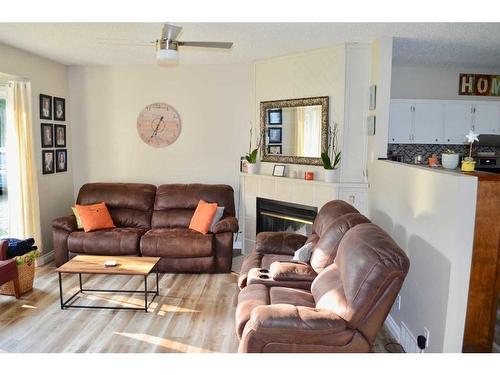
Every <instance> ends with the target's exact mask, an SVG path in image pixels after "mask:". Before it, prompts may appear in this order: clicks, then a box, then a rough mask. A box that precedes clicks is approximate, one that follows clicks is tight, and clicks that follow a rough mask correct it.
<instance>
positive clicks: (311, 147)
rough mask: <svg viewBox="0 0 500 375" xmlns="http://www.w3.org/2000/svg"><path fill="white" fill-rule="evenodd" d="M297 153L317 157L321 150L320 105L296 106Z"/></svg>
mask: <svg viewBox="0 0 500 375" xmlns="http://www.w3.org/2000/svg"><path fill="white" fill-rule="evenodd" d="M296 111H297V133H296V146H297V151H298V155H301V156H308V157H313V158H317V157H319V155H320V150H321V106H311V107H297V109H296Z"/></svg>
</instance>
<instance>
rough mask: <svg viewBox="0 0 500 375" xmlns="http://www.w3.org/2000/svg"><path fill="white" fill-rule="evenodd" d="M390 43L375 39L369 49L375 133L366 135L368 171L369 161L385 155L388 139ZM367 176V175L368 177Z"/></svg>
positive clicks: (390, 70)
mask: <svg viewBox="0 0 500 375" xmlns="http://www.w3.org/2000/svg"><path fill="white" fill-rule="evenodd" d="M392 44H393V40H392V38H389V37H384V38H380V39H377V40H375V41H374V42H373V44H372V49H371V52H372V54H371V67H370V68H371V69H370V85H376V87H377V88H376V90H377V92H376V108H375V110H370V111H369V112H368V114H369V115H374V116H375V135H371V136H369V137H368V173H369V169H370V163H372V162H373V161H375V160H377V159H378V158H386V157H387V143H388V139H389V110H390V102H391V76H392V73H391V72H392V69H393V66H392ZM368 178H369V177H368Z"/></svg>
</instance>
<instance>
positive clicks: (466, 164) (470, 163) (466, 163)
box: [462, 129, 479, 172]
mask: <svg viewBox="0 0 500 375" xmlns="http://www.w3.org/2000/svg"><path fill="white" fill-rule="evenodd" d="M477 136H478V134H476V133H474V130H472V129H471V130H470V131H469V133H468V134H467V135H466V136H465V138H467V142H468V143H469V156H467V157H465V158H464V160H462V171H464V172H473V171H474V169H475V165H476V162H475V161H474V158H473V157H472V145H473V144H474V142H475V141H478V142H479V138H477Z"/></svg>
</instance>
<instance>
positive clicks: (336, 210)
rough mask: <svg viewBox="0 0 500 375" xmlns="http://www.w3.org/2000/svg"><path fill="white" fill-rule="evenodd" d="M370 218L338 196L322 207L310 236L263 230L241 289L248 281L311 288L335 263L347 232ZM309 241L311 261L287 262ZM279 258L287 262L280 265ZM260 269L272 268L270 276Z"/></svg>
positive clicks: (244, 269)
mask: <svg viewBox="0 0 500 375" xmlns="http://www.w3.org/2000/svg"><path fill="white" fill-rule="evenodd" d="M369 222H370V221H369V220H368V219H367V218H366V217H365V216H363V215H362V214H360V213H359V212H358V210H356V209H355V208H354V207H353V206H351V205H350V204H348V203H346V202H345V201H341V200H334V201H330V202H328V203H326V204H325V205H324V206H323V207H321V209H320V211H319V213H318V215H317V216H316V219H315V220H314V223H313V226H312V233H311V235H310V236H309V237H306V236H303V235H300V234H295V233H287V232H261V233H259V234H258V235H257V238H256V244H255V249H254V250H253V251H252V252H251V253H250V254H249V255H248V257H247V258H245V260H244V262H243V265H242V267H241V272H240V277H239V280H238V285H239V287H240V289H241V288H243V287H245V286H246V285H247V282H248V283H262V284H266V285H269V284H275V285H276V284H279V285H281V286H290V287H295V288H303V289H308V288H310V286H311V283H312V281H313V280H314V278H315V277H316V275H317V274H318V273H319V272H321V271H322V270H323V269H324V268H326V267H327V266H329V265H330V264H332V263H333V261H334V259H335V256H336V254H337V249H338V246H339V243H340V241H341V240H342V237H343V236H344V234H345V233H346V232H347V231H348V230H349V229H350V228H352V227H354V226H355V225H358V224H361V223H369ZM307 242H312V243H313V244H314V245H313V249H312V255H311V259H310V262H309V265H304V264H295V265H294V264H289V263H286V261H289V260H291V259H292V258H293V256H294V252H295V251H296V250H297V249H299V248H300V247H301V246H302V245H304V244H305V243H307ZM277 262H285V263H283V264H282V265H278V263H277ZM271 265H273V266H272V267H271ZM271 268H272V269H271ZM259 269H271V271H272V272H271V274H269V278H267V279H263V280H262V279H259V277H258V276H259V271H258V270H259ZM276 274H279V275H280V277H279V278H278V279H279V280H276V277H274V275H276ZM299 274H300V276H298V275H299Z"/></svg>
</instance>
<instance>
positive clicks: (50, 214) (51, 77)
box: [0, 44, 73, 252]
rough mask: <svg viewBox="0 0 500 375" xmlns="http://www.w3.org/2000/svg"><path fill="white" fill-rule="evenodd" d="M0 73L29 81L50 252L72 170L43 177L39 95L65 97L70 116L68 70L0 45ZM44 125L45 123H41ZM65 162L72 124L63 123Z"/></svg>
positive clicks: (68, 197)
mask: <svg viewBox="0 0 500 375" xmlns="http://www.w3.org/2000/svg"><path fill="white" fill-rule="evenodd" d="M0 72H2V73H5V74H9V75H13V76H18V77H21V78H25V79H28V80H29V81H30V82H31V90H32V92H31V93H32V96H33V98H32V106H31V108H32V111H33V114H32V115H33V120H32V126H33V141H34V145H33V147H34V153H35V155H36V158H37V159H36V160H35V163H36V165H37V178H38V191H39V195H40V221H41V229H42V242H43V246H42V248H43V249H44V252H47V251H50V250H52V228H51V221H52V219H55V218H56V217H59V216H63V215H67V214H69V213H70V206H71V204H72V203H73V168H72V167H71V164H69V166H68V172H63V173H55V174H49V175H42V161H41V158H42V152H41V140H40V122H41V121H40V119H39V112H38V110H39V108H38V107H39V94H46V95H50V96H58V97H62V98H66V119H68V118H69V115H70V113H71V112H70V105H69V103H68V100H67V99H68V68H67V67H66V66H64V65H62V64H59V63H56V62H53V61H50V60H47V59H45V58H42V57H39V56H36V55H32V54H30V53H27V52H24V51H21V50H18V49H15V48H12V47H9V46H5V45H2V44H0ZM43 122H48V123H50V121H46V120H43ZM65 124H66V125H67V126H66V131H67V134H66V138H67V142H66V143H67V146H68V147H67V149H68V161H69V163H71V160H72V158H73V153H72V149H71V133H72V128H73V125H72V123H71V122H69V121H66V122H65Z"/></svg>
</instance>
